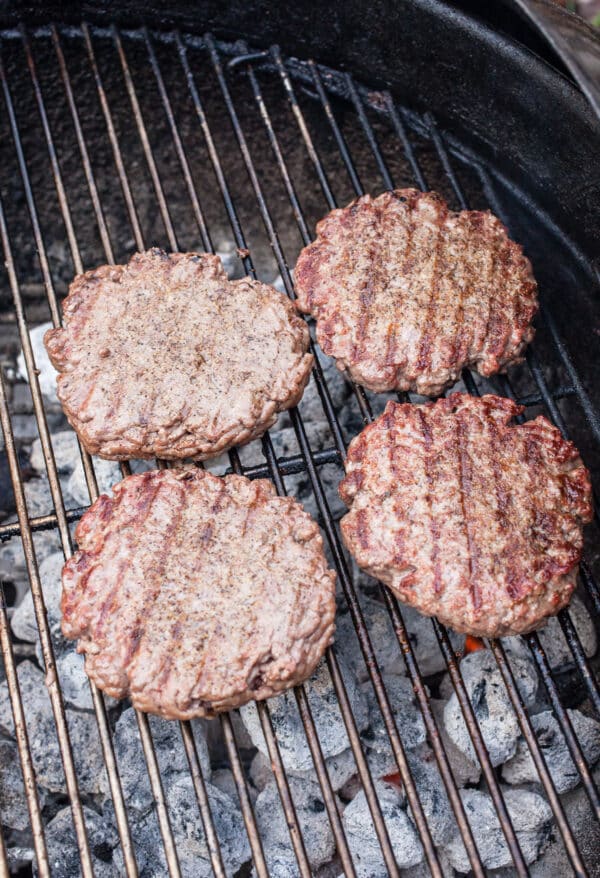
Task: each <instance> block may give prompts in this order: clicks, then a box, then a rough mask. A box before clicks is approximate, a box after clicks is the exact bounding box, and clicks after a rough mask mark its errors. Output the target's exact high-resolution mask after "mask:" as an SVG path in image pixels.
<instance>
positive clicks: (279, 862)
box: [250, 841, 300, 878]
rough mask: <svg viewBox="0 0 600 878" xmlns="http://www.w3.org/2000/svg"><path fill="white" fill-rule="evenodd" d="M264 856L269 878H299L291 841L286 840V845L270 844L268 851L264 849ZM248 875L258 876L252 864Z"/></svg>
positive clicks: (254, 877)
mask: <svg viewBox="0 0 600 878" xmlns="http://www.w3.org/2000/svg"><path fill="white" fill-rule="evenodd" d="M265 857H266V860H267V866H268V869H269V878H299V876H300V870H299V868H298V860H297V859H296V855H295V853H294V849H293V847H292V846H291V842H289V841H288V843H287V844H286V845H282V844H276V845H272V846H271V847H270V848H269V849H268V851H265ZM250 875H251V876H252V878H258V872H257V871H256V867H255V866H254V865H253V866H252V871H251V872H250Z"/></svg>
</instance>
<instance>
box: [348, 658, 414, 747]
mask: <svg viewBox="0 0 600 878" xmlns="http://www.w3.org/2000/svg"><path fill="white" fill-rule="evenodd" d="M383 682H384V686H385V689H386V692H387V695H388V699H389V702H390V705H391V708H392V712H393V715H394V719H395V721H396V727H397V729H398V734H399V735H400V740H401V741H402V744H403V745H404V747H405V748H406V749H411V748H413V747H417V746H418V745H419V744H422V743H423V741H424V740H425V737H426V732H425V724H424V723H423V717H422V716H421V712H420V710H419V708H418V707H417V703H416V700H415V693H414V691H413V687H412V685H411V683H410V680H407V679H406V677H396V676H391V675H384V677H383ZM364 691H365V694H366V696H367V700H368V703H369V709H370V715H371V721H370V725H369V728H368V729H367V730H366V731H365V732H363V734H362V738H363V740H364V741H365V743H366V744H367V746H368V747H370V748H371V749H372V750H374V751H375V752H376V753H382V754H387V753H390V752H391V748H390V743H389V737H388V733H387V729H386V726H385V723H384V721H383V716H382V715H381V711H380V709H379V703H378V701H377V698H376V695H375V690H374V689H373V687H372V685H371V684H370V683H365V684H364Z"/></svg>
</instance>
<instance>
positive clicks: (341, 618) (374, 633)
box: [333, 597, 406, 682]
mask: <svg viewBox="0 0 600 878" xmlns="http://www.w3.org/2000/svg"><path fill="white" fill-rule="evenodd" d="M361 607H362V611H363V613H364V616H365V624H366V626H367V629H368V631H369V635H370V637H371V642H372V643H373V647H374V649H375V653H376V656H377V663H378V665H379V668H380V670H381V672H382V673H384V674H395V675H398V674H404V673H406V665H405V664H404V659H403V658H402V653H401V652H400V647H399V645H398V640H397V638H396V634H395V632H394V629H393V627H392V623H391V620H390V616H389V613H388V611H387V609H386V607H384V605H383V604H382V603H380V602H379V601H375V600H373V599H372V598H369V597H364V598H363V599H362V600H361ZM335 627H336V636H335V641H334V644H333V648H334V651H335V653H336V655H337V656H342V657H343V659H344V660H345V661H346V662H347V663H348V664H349V665H350V667H351V668H352V669H353V670H354V673H355V674H356V676H357V678H358V680H360V682H364V681H365V680H368V679H369V674H368V671H367V666H366V664H365V660H364V656H363V654H362V651H361V648H360V644H359V642H358V637H357V634H356V629H355V627H354V622H353V621H352V616H351V615H350V610H349V609H348V607H347V605H346V604H345V603H344V605H343V606H342V607H340V609H339V610H338V613H337V615H336V619H335Z"/></svg>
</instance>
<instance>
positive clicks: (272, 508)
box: [62, 468, 335, 719]
mask: <svg viewBox="0 0 600 878" xmlns="http://www.w3.org/2000/svg"><path fill="white" fill-rule="evenodd" d="M113 494H114V496H113V497H112V498H110V497H108V496H106V495H102V496H101V497H99V499H98V500H97V501H96V502H95V503H94V504H93V506H92V507H91V508H90V509H89V510H88V511H87V512H86V513H85V515H84V516H83V518H82V519H81V521H80V522H79V524H78V526H77V529H76V539H77V542H78V544H79V551H78V552H76V554H75V555H73V557H72V558H71V559H70V560H69V561H68V562H67V564H66V565H65V567H64V569H63V575H62V582H63V596H62V614H63V616H62V631H63V634H64V635H65V637H68V638H71V639H77V640H78V645H77V650H78V652H82V653H85V656H86V659H85V668H86V671H87V674H88V676H89V677H91V679H92V680H93V681H94V682H95V683H96V684H97V685H98V686H99V688H100V689H102V690H104V691H105V692H107V693H108V694H109V695H112V696H114V697H115V698H123V697H125V696H130V697H131V700H132V703H133V705H134V706H135V707H137V708H139V709H141V710H144V711H148V712H150V713H155V714H159V715H161V716H163V717H168V718H177V719H190V718H192V717H202V716H213V715H214V714H216V713H218V712H220V711H223V710H228V709H230V708H233V707H237V706H238V705H240V704H244V703H245V702H247V701H249V700H250V699H253V698H254V699H263V698H268V697H269V696H271V695H273V694H275V693H276V692H280V691H281V690H282V689H287V688H288V687H290V686H294V685H295V684H297V683H299V682H300V681H302V680H304V679H305V678H306V677H308V676H309V675H310V674H311V673H312V671H313V670H314V668H315V667H316V665H317V663H318V662H319V659H320V658H321V656H322V655H323V653H324V651H325V649H326V647H327V646H328V645H329V644H330V643H331V640H332V636H333V631H334V616H335V576H334V574H333V573H332V572H331V571H330V570H329V569H328V567H327V562H326V560H325V556H324V554H323V542H322V539H321V536H320V534H319V530H318V527H317V525H316V523H315V522H314V521H313V520H312V519H311V517H310V516H309V515H308V514H307V513H306V512H304V510H303V509H302V507H301V506H300V504H299V503H297V502H296V501H295V500H293V499H291V498H289V497H278V496H276V495H275V490H274V488H273V486H272V485H271V483H270V482H268V481H266V480H256V481H250V480H249V479H247V478H245V477H242V476H237V475H231V476H226V477H225V478H217V477H216V476H213V475H210V474H209V473H207V472H205V471H203V470H200V469H187V468H186V469H175V470H162V471H153V472H146V473H143V474H142V475H135V476H129V477H127V478H126V479H124V480H123V481H122V482H120V483H119V484H118V485H116V486H115V487H114V489H113Z"/></svg>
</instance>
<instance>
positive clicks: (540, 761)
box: [490, 640, 587, 876]
mask: <svg viewBox="0 0 600 878" xmlns="http://www.w3.org/2000/svg"><path fill="white" fill-rule="evenodd" d="M490 647H491V649H492V652H493V653H494V658H495V659H496V662H497V664H498V667H499V668H500V673H501V674H502V678H503V680H504V685H505V686H506V691H507V692H508V696H509V698H510V700H511V704H512V706H513V709H514V711H515V714H516V716H517V720H518V722H519V727H520V729H521V734H522V735H523V737H524V739H525V741H526V742H527V746H528V747H529V751H530V753H531V758H532V759H533V762H534V765H535V769H536V771H537V773H538V776H539V778H540V781H541V783H542V786H543V788H544V792H545V793H546V796H547V797H548V801H549V803H550V807H551V808H552V813H553V814H554V817H555V819H556V822H557V824H558V828H559V831H560V834H561V836H562V838H563V843H564V846H565V850H566V852H567V855H568V857H569V860H570V862H571V865H572V866H573V869H574V870H575V874H576V875H578V876H579V875H586V874H587V870H586V868H585V865H584V863H583V860H582V858H581V854H580V852H579V848H578V846H577V842H576V840H575V837H574V835H573V833H572V832H571V827H570V826H569V821H568V820H567V817H566V814H565V811H564V808H563V806H562V802H561V801H560V798H559V797H558V793H557V791H556V787H555V786H554V781H553V780H552V776H551V774H550V772H549V771H548V765H547V763H546V759H545V758H544V754H543V753H542V750H541V748H540V745H539V743H538V740H537V738H536V736H535V732H534V730H533V726H532V725H531V721H530V719H529V715H528V713H527V711H526V710H525V706H524V704H523V700H522V699H521V697H520V694H519V690H518V688H517V684H516V680H515V678H514V675H513V672H512V669H511V667H510V663H509V661H508V658H507V656H506V652H505V650H504V647H503V646H502V643H501V642H500V641H499V640H495V641H494V640H492V641H490Z"/></svg>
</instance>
